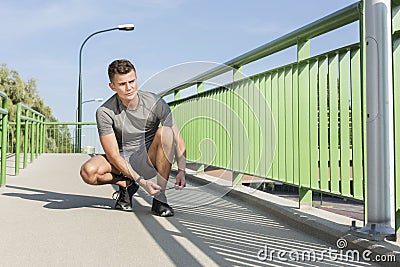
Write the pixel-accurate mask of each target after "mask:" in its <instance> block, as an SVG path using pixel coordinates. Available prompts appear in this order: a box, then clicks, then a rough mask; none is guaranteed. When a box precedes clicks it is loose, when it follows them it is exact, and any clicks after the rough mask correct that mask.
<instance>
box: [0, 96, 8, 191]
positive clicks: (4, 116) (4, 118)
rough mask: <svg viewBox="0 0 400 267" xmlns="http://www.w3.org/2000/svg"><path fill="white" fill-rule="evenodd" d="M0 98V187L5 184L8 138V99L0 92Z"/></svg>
mask: <svg viewBox="0 0 400 267" xmlns="http://www.w3.org/2000/svg"><path fill="white" fill-rule="evenodd" d="M0 96H1V108H0V115H1V175H0V187H1V186H4V185H5V184H6V167H7V137H8V97H7V95H6V94H5V93H4V92H1V91H0Z"/></svg>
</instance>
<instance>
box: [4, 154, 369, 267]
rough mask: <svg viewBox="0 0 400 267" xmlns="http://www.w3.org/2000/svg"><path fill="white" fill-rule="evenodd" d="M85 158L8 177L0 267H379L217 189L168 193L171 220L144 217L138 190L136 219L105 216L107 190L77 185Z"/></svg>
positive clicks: (42, 163)
mask: <svg viewBox="0 0 400 267" xmlns="http://www.w3.org/2000/svg"><path fill="white" fill-rule="evenodd" d="M88 158H89V156H87V155H83V154H80V155H71V154H66V155H65V154H43V155H41V156H40V157H39V158H37V159H36V160H35V161H34V163H32V164H29V165H28V167H27V168H26V169H23V170H21V172H20V174H19V175H18V176H13V175H10V176H8V177H7V187H5V188H1V189H0V214H1V219H0V227H1V228H0V229H1V234H0V265H1V266H149V265H151V266H153V267H155V266H377V265H376V264H374V263H365V262H359V261H351V260H350V259H349V258H348V257H346V256H345V255H343V254H344V253H343V252H340V250H338V248H337V247H336V245H335V244H329V243H327V242H326V241H322V240H321V239H318V238H316V237H314V236H312V235H309V234H306V233H304V232H302V231H301V230H298V229H295V228H294V227H292V226H290V225H289V224H288V223H287V222H285V221H284V220H278V219H277V217H276V215H273V212H268V210H262V209H260V207H256V206H254V205H253V204H252V203H251V201H247V200H246V199H244V200H243V198H241V197H239V198H237V197H235V194H232V193H229V194H228V195H226V192H224V190H222V191H221V187H214V186H199V185H196V184H189V185H188V188H187V189H185V190H183V191H180V192H176V191H175V190H171V191H168V193H167V196H168V198H169V199H170V202H171V203H172V204H173V206H174V207H175V211H176V215H175V216H174V217H171V218H160V217H156V216H154V215H152V214H151V212H150V206H151V198H150V197H148V196H147V195H146V194H145V192H144V191H143V190H139V192H138V193H137V194H136V195H135V197H134V199H135V201H134V212H121V211H116V210H113V208H112V207H113V205H114V202H115V201H114V200H112V199H111V195H112V193H113V192H114V191H115V189H114V188H113V187H112V186H109V185H106V186H89V185H86V184H84V183H83V182H82V181H81V179H80V177H79V167H80V165H81V164H82V163H83V162H84V161H85V160H87V159H88ZM332 249H334V250H337V253H333V254H332V253H331V254H329V253H328V251H332ZM307 253H308V254H307ZM340 253H341V254H342V255H340ZM296 255H297V256H296ZM307 255H311V258H307ZM313 255H314V256H315V258H313V257H312V256H313ZM332 255H336V257H332ZM301 256H305V257H306V258H305V260H304V258H303V260H302V259H301ZM289 257H291V258H290V259H291V261H288V259H289ZM296 257H297V258H296ZM293 260H294V261H293Z"/></svg>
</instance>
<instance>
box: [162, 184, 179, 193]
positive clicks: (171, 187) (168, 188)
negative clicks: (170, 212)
mask: <svg viewBox="0 0 400 267" xmlns="http://www.w3.org/2000/svg"><path fill="white" fill-rule="evenodd" d="M174 188H175V185H174V186H170V187H167V188H165V189H161V190H160V192H164V191H167V190H170V189H174Z"/></svg>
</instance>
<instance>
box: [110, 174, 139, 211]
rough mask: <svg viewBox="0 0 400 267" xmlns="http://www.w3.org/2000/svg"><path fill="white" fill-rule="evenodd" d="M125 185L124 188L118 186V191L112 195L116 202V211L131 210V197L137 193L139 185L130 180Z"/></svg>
mask: <svg viewBox="0 0 400 267" xmlns="http://www.w3.org/2000/svg"><path fill="white" fill-rule="evenodd" d="M126 183H127V186H126V187H122V186H119V190H118V191H116V192H114V194H113V198H114V199H116V200H117V202H116V203H115V209H116V210H123V211H131V210H132V197H133V195H134V194H135V193H136V192H137V191H138V189H139V185H137V184H136V183H135V182H134V181H132V180H129V181H126Z"/></svg>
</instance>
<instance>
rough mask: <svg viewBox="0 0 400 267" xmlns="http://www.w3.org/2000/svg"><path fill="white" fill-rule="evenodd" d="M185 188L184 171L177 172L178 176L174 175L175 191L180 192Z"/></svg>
mask: <svg viewBox="0 0 400 267" xmlns="http://www.w3.org/2000/svg"><path fill="white" fill-rule="evenodd" d="M185 186H186V180H185V171H184V170H178V174H177V175H176V180H175V189H176V190H182V189H183V188H184V187H185Z"/></svg>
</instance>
